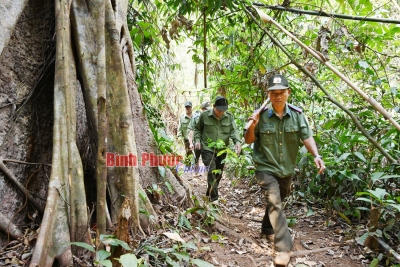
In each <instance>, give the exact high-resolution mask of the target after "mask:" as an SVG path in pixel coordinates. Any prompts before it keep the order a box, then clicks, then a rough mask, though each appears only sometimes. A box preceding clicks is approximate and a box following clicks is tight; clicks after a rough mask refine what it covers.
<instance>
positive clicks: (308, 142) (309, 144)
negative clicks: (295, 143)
mask: <svg viewBox="0 0 400 267" xmlns="http://www.w3.org/2000/svg"><path fill="white" fill-rule="evenodd" d="M303 143H304V145H305V146H306V148H307V150H308V152H310V153H311V155H313V156H314V162H315V165H316V166H317V168H319V171H318V174H321V173H323V172H324V170H325V164H324V161H323V160H322V157H321V156H320V155H319V154H318V148H317V144H316V143H315V140H314V137H312V136H311V137H309V138H307V139H305V140H303Z"/></svg>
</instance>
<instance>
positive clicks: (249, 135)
mask: <svg viewBox="0 0 400 267" xmlns="http://www.w3.org/2000/svg"><path fill="white" fill-rule="evenodd" d="M259 119H260V117H259V114H253V115H251V116H250V117H249V121H250V120H252V121H253V123H252V124H251V125H250V127H249V129H247V131H246V132H245V133H244V141H245V142H246V144H251V143H253V142H254V141H256V135H255V133H254V129H255V128H256V125H257V124H258V120H259Z"/></svg>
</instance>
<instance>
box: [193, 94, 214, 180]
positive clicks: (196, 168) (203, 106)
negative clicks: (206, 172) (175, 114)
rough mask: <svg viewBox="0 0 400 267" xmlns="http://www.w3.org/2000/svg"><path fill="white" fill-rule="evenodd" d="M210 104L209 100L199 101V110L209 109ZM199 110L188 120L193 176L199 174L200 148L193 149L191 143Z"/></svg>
mask: <svg viewBox="0 0 400 267" xmlns="http://www.w3.org/2000/svg"><path fill="white" fill-rule="evenodd" d="M210 109H211V106H210V102H207V101H206V102H203V103H201V111H202V112H204V111H207V110H210ZM200 114H201V113H200V112H199V113H195V114H194V115H193V117H192V119H191V120H190V123H189V126H188V129H189V147H190V149H191V150H192V151H194V156H195V166H194V172H193V177H195V176H199V159H200V155H201V150H200V149H194V144H193V135H194V127H195V125H196V123H197V122H198V121H199V118H200Z"/></svg>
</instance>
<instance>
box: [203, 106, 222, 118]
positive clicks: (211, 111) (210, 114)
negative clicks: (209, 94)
mask: <svg viewBox="0 0 400 267" xmlns="http://www.w3.org/2000/svg"><path fill="white" fill-rule="evenodd" d="M205 112H206V111H205ZM225 113H226V112H224V114H222V116H221V118H219V120H222V119H223V118H225ZM208 116H213V117H214V118H215V119H217V116H215V114H214V109H213V108H212V109H210V110H209V111H208ZM217 120H218V119H217Z"/></svg>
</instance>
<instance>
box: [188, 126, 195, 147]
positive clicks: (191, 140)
mask: <svg viewBox="0 0 400 267" xmlns="http://www.w3.org/2000/svg"><path fill="white" fill-rule="evenodd" d="M193 135H194V132H193V130H189V134H188V139H189V146H190V149H193V147H194V145H193Z"/></svg>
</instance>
